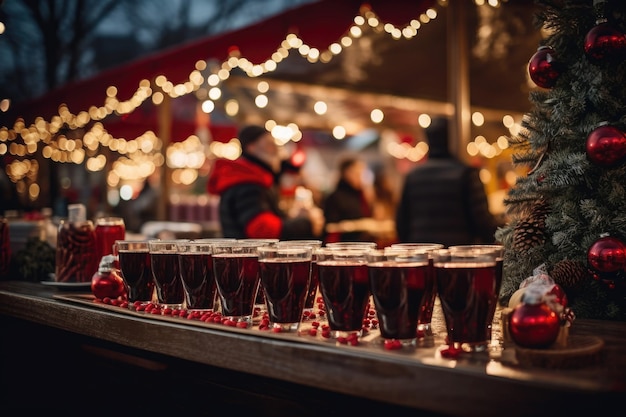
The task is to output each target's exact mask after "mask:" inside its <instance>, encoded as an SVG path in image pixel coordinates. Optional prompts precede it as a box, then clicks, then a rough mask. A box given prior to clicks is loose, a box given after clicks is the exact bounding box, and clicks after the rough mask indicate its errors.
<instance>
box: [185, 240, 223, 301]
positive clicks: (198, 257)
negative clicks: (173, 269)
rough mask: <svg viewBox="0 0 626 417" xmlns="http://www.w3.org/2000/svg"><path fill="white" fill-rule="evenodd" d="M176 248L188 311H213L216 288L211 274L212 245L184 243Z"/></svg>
mask: <svg viewBox="0 0 626 417" xmlns="http://www.w3.org/2000/svg"><path fill="white" fill-rule="evenodd" d="M176 246H177V247H178V268H179V271H180V279H181V280H182V283H183V291H184V293H185V304H186V308H187V309H188V310H199V311H202V310H206V311H209V310H211V311H213V310H215V304H216V303H215V299H216V297H217V286H216V285H215V275H214V273H213V256H212V255H213V244H212V243H210V242H208V241H195V240H190V241H184V242H179V243H177V244H176Z"/></svg>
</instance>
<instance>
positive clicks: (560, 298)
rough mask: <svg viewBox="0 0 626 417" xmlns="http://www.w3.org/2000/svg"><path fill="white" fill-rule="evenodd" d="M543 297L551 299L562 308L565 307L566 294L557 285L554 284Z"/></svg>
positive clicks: (566, 301)
mask: <svg viewBox="0 0 626 417" xmlns="http://www.w3.org/2000/svg"><path fill="white" fill-rule="evenodd" d="M545 296H546V297H553V298H554V302H555V303H557V304H560V305H561V306H563V307H567V304H568V300H567V294H565V291H564V290H563V288H562V287H561V286H560V285H559V284H554V285H553V286H552V288H550V289H549V290H548V291H546V293H545Z"/></svg>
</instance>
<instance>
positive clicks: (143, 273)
mask: <svg viewBox="0 0 626 417" xmlns="http://www.w3.org/2000/svg"><path fill="white" fill-rule="evenodd" d="M115 247H116V249H117V254H118V257H119V263H120V272H121V275H122V279H123V280H124V285H125V286H126V293H127V296H128V305H129V307H132V306H134V305H135V304H134V303H136V302H139V303H149V302H152V296H153V294H154V278H153V277H152V267H151V263H150V248H149V246H148V241H147V240H117V241H116V242H115Z"/></svg>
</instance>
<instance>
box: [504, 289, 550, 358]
mask: <svg viewBox="0 0 626 417" xmlns="http://www.w3.org/2000/svg"><path fill="white" fill-rule="evenodd" d="M560 327H561V321H560V319H559V316H558V314H557V313H556V312H555V311H554V310H552V309H551V308H550V307H548V305H547V304H546V303H545V302H543V301H542V296H541V294H540V293H539V292H536V291H527V292H526V293H525V294H524V297H523V302H522V303H521V304H518V305H517V307H515V308H514V309H513V312H512V313H511V315H510V316H509V332H510V334H511V338H512V339H513V341H514V342H515V343H516V344H518V345H520V346H523V347H527V348H546V347H548V346H550V345H551V344H552V343H554V341H555V340H556V338H557V337H558V335H559V330H560Z"/></svg>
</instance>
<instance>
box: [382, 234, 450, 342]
mask: <svg viewBox="0 0 626 417" xmlns="http://www.w3.org/2000/svg"><path fill="white" fill-rule="evenodd" d="M390 247H391V248H394V249H416V250H424V251H427V252H429V251H431V250H435V249H443V248H444V245H443V244H441V243H433V242H404V243H392V244H391V245H390ZM428 269H429V271H428V272H429V274H430V275H431V279H429V280H427V285H428V288H427V289H426V294H427V296H426V302H425V303H424V304H423V305H422V308H421V309H420V312H419V316H418V318H417V333H418V337H419V338H424V339H426V338H432V337H433V329H432V320H433V310H434V309H435V302H436V300H437V286H436V285H435V270H434V268H433V260H432V257H429V268H428Z"/></svg>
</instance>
